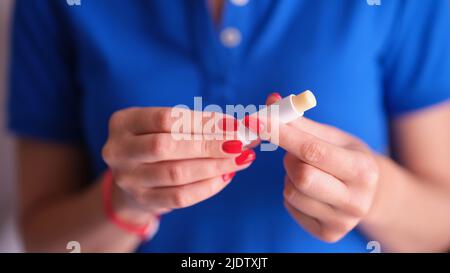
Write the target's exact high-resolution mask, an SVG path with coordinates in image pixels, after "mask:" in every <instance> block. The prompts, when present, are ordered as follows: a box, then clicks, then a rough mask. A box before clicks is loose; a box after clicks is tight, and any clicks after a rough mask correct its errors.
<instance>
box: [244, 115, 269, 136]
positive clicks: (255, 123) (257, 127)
mask: <svg viewBox="0 0 450 273" xmlns="http://www.w3.org/2000/svg"><path fill="white" fill-rule="evenodd" d="M244 125H245V127H247V128H249V129H250V130H252V131H253V132H255V133H257V134H259V133H260V132H262V131H263V130H264V124H262V123H261V121H260V120H259V119H258V118H257V117H252V116H245V118H244Z"/></svg>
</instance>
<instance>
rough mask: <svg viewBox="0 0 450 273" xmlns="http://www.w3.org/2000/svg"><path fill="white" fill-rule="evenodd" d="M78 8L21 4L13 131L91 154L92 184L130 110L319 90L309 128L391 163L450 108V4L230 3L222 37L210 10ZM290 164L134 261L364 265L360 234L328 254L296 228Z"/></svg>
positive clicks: (176, 223) (155, 242)
mask: <svg viewBox="0 0 450 273" xmlns="http://www.w3.org/2000/svg"><path fill="white" fill-rule="evenodd" d="M76 2H77V1H69V4H70V3H72V4H74V3H75V5H69V4H68V2H67V1H66V0H55V1H50V0H48V1H27V0H18V1H17V5H16V9H15V16H14V26H13V47H12V57H11V74H10V80H11V81H10V89H11V93H10V98H9V120H8V121H9V127H10V129H11V130H12V131H13V132H14V133H15V134H16V135H18V136H22V137H31V138H34V139H37V140H42V141H50V142H58V143H67V145H82V147H83V148H84V149H85V150H86V152H87V153H88V154H89V156H90V162H91V164H92V165H91V166H92V170H93V173H94V174H95V175H100V174H101V172H102V171H104V170H105V168H106V165H105V163H104V162H103V160H102V157H101V148H102V146H103V144H104V143H105V140H106V138H107V124H108V119H109V117H110V115H111V114H112V113H113V112H115V111H117V110H120V109H123V108H126V107H130V106H174V105H178V104H186V105H189V106H192V105H193V102H194V96H201V97H202V99H203V104H204V105H208V104H218V105H220V106H225V105H226V104H233V105H234V104H243V105H248V104H256V105H258V104H263V103H264V100H265V98H266V96H267V94H268V93H271V92H274V91H277V92H279V93H281V94H282V95H287V94H290V93H296V92H299V91H302V90H304V89H311V90H314V92H315V94H316V95H317V99H318V107H316V108H315V109H313V110H311V111H309V112H308V113H307V116H308V117H309V118H311V119H314V120H316V121H319V122H323V123H327V124H332V125H334V126H337V127H339V128H341V129H342V130H345V131H347V132H350V133H352V134H354V135H356V136H357V137H359V138H361V139H363V140H364V141H365V142H366V143H368V145H370V147H371V148H372V149H373V150H374V151H377V152H380V153H385V151H387V150H388V144H389V143H388V133H389V131H388V124H389V122H390V121H391V120H392V119H394V118H396V117H398V116H399V115H403V114H406V113H408V112H410V111H414V110H418V109H421V108H424V107H427V106H430V105H433V104H436V103H439V102H443V101H444V100H447V99H448V98H449V97H450V32H449V31H450V16H449V10H450V8H449V5H448V1H447V0H430V1H423V0H404V1H402V0H382V1H381V5H370V3H371V1H366V0H347V1H328V0H323V1H320V0H291V1H288V0H283V1H281V0H273V1H270V0H250V1H248V2H247V3H246V1H234V2H233V1H225V8H224V14H223V18H222V22H221V23H220V24H219V25H218V26H215V25H214V24H213V23H212V20H211V17H210V16H209V13H208V8H207V4H206V1H202V0H170V1H168V0H148V1H122V0H82V1H81V2H80V5H76ZM239 2H241V3H243V5H239ZM236 3H237V4H236ZM283 154H284V152H283V151H282V150H281V149H278V150H277V151H276V152H258V154H257V160H256V162H254V164H253V165H252V166H251V168H249V169H248V170H245V171H243V172H240V173H238V174H237V175H236V177H235V179H234V181H233V182H232V183H231V184H230V185H229V186H228V187H227V188H226V189H225V190H223V191H222V192H221V193H220V194H218V195H217V196H214V197H213V198H211V199H209V200H207V201H205V202H202V203H200V204H198V205H195V206H193V207H190V208H186V209H180V210H176V211H174V212H172V213H170V214H168V215H166V216H164V217H163V219H162V222H161V226H160V230H159V232H158V233H157V235H156V236H155V237H154V238H153V239H152V240H151V241H150V242H148V243H144V244H142V245H141V246H140V247H139V248H138V249H137V251H145V252H210V251H215V252H241V251H242V252H367V250H366V245H367V242H368V241H369V240H370V239H369V238H365V237H364V236H363V235H362V234H361V233H360V232H359V231H358V230H357V229H355V230H354V231H352V232H350V233H349V234H348V235H347V236H345V238H343V239H342V240H341V241H339V242H337V243H335V244H328V243H324V242H321V241H319V240H317V239H315V238H314V237H312V236H310V235H309V234H308V233H306V232H305V231H304V230H303V229H302V228H301V227H299V226H298V225H297V224H296V223H295V221H294V220H293V219H292V218H291V217H290V216H289V214H288V213H287V212H286V210H285V209H284V207H283V198H282V190H283V176H284V170H283V166H282V157H283ZM61 183H64V181H61Z"/></svg>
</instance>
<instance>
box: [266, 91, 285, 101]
mask: <svg viewBox="0 0 450 273" xmlns="http://www.w3.org/2000/svg"><path fill="white" fill-rule="evenodd" d="M269 97H276V98H277V100H281V99H282V98H283V97H281V95H280V93H277V92H275V93H272V94H270V95H269Z"/></svg>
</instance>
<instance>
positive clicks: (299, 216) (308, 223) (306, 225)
mask: <svg viewBox="0 0 450 273" xmlns="http://www.w3.org/2000/svg"><path fill="white" fill-rule="evenodd" d="M284 206H285V207H286V209H287V210H288V212H289V213H290V214H291V215H292V217H293V218H294V220H295V221H296V222H297V223H298V224H299V225H300V226H302V227H303V229H305V230H306V231H307V232H309V233H311V234H312V235H314V236H315V237H318V238H319V237H320V236H321V232H322V227H321V224H320V222H319V221H318V220H317V219H315V218H313V217H311V216H309V215H307V214H305V213H303V212H301V211H299V210H297V209H296V208H295V207H293V206H292V205H291V204H289V203H288V202H284Z"/></svg>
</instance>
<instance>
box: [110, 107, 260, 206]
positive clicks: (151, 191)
mask: <svg viewBox="0 0 450 273" xmlns="http://www.w3.org/2000/svg"><path fill="white" fill-rule="evenodd" d="M173 109H174V108H131V109H126V110H122V111H119V112H116V113H115V114H114V115H113V116H112V118H111V120H110V125H109V138H108V141H107V143H106V144H105V146H104V148H103V158H104V160H105V161H106V162H107V163H108V165H109V167H110V168H111V170H112V172H113V176H114V180H115V183H116V185H117V186H118V187H117V188H118V189H120V190H119V191H122V192H123V193H126V195H127V196H129V197H130V198H129V199H131V200H132V201H133V203H134V204H136V205H138V207H139V208H141V209H144V210H146V211H148V212H151V213H154V214H162V213H167V212H169V211H171V210H173V209H178V208H185V207H189V206H192V205H194V204H196V203H199V202H201V201H203V200H205V199H207V198H209V197H211V196H213V195H215V194H217V193H218V192H220V191H221V190H222V189H223V188H224V187H225V186H227V185H228V183H230V181H231V180H232V178H233V176H234V174H235V172H237V171H241V170H243V169H245V168H247V167H249V166H250V164H251V163H252V162H253V160H254V159H255V153H254V151H253V150H251V149H248V150H243V148H242V143H241V142H240V141H238V140H227V139H226V138H225V134H224V130H225V131H235V130H236V123H235V122H236V121H235V120H234V119H232V118H227V117H225V116H223V115H222V116H218V115H220V114H211V113H208V115H205V114H204V113H201V112H193V111H189V110H184V109H177V111H178V112H180V111H181V112H183V114H184V117H186V116H188V117H189V119H186V120H187V121H188V122H191V121H193V120H196V118H197V119H199V117H200V121H201V124H200V126H198V125H195V124H183V132H181V133H180V132H172V128H173V127H174V125H175V123H176V122H179V121H180V120H179V119H177V118H175V117H173V112H172V111H173ZM194 113H195V114H194ZM194 115H195V116H194ZM211 115H212V116H211ZM212 119H213V120H215V121H214V122H216V121H218V123H215V124H218V128H219V130H218V132H214V131H213V132H210V133H211V134H209V135H208V136H206V134H204V128H206V127H205V126H206V123H211V120H212ZM227 124H228V125H230V126H228V125H227ZM209 127H211V126H209ZM215 127H216V126H212V128H215ZM190 128H193V129H190ZM222 129H224V130H222ZM218 136H219V137H218ZM182 137H184V139H181V138H182ZM228 139H229V138H228ZM122 199H123V198H122Z"/></svg>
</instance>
